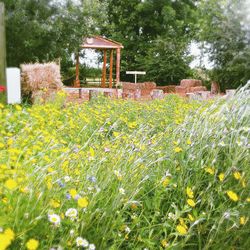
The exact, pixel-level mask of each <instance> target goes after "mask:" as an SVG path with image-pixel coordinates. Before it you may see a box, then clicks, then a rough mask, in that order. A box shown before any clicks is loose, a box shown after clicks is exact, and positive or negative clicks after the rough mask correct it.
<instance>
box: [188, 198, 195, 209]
mask: <svg viewBox="0 0 250 250" xmlns="http://www.w3.org/2000/svg"><path fill="white" fill-rule="evenodd" d="M187 204H188V205H189V206H190V207H195V201H194V200H193V199H187Z"/></svg>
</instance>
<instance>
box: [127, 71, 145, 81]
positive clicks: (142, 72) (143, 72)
mask: <svg viewBox="0 0 250 250" xmlns="http://www.w3.org/2000/svg"><path fill="white" fill-rule="evenodd" d="M126 74H127V75H135V83H137V75H146V72H145V71H126Z"/></svg>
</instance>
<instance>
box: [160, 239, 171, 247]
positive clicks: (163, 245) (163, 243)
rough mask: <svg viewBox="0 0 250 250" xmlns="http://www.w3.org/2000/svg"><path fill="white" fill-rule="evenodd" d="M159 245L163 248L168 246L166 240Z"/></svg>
mask: <svg viewBox="0 0 250 250" xmlns="http://www.w3.org/2000/svg"><path fill="white" fill-rule="evenodd" d="M161 245H162V247H163V248H167V247H168V246H169V244H168V241H167V240H166V239H164V240H162V241H161Z"/></svg>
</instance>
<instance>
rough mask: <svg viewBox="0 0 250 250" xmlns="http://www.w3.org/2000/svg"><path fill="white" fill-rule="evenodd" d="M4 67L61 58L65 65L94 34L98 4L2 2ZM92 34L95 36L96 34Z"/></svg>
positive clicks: (35, 0) (69, 0) (30, 0)
mask: <svg viewBox="0 0 250 250" xmlns="http://www.w3.org/2000/svg"><path fill="white" fill-rule="evenodd" d="M4 2H5V5H6V12H7V20H6V26H7V27H6V28H7V31H6V32H7V63H8V65H9V66H19V64H20V63H24V62H35V61H49V60H54V59H55V58H59V57H60V58H61V59H62V60H63V63H64V65H67V62H69V61H70V59H71V55H72V53H73V52H75V51H76V50H77V49H78V47H79V45H80V44H81V42H82V38H83V37H84V36H86V35H87V34H89V33H91V32H93V30H94V27H95V22H96V20H98V19H97V18H96V17H97V15H98V14H99V11H98V8H99V5H98V3H99V1H89V0H88V1H83V2H82V3H77V2H76V1H73V0H67V1H64V2H63V1H53V0H39V1H38V0H5V1H4ZM95 32H97V31H96V30H95Z"/></svg>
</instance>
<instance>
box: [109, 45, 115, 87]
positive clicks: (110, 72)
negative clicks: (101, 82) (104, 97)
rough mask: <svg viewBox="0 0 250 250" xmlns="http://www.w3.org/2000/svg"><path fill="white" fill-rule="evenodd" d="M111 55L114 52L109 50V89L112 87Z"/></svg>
mask: <svg viewBox="0 0 250 250" xmlns="http://www.w3.org/2000/svg"><path fill="white" fill-rule="evenodd" d="M113 54H114V51H113V50H112V49H111V51H110V65H109V88H110V89H111V88H112V85H113Z"/></svg>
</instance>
